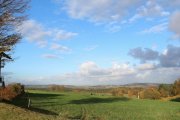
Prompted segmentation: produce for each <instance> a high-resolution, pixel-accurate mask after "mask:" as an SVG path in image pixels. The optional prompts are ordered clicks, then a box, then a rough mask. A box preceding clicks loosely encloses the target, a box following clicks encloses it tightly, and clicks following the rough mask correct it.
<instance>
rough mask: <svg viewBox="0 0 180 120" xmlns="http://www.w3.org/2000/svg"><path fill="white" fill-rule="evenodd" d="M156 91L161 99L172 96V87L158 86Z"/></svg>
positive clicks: (166, 85)
mask: <svg viewBox="0 0 180 120" xmlns="http://www.w3.org/2000/svg"><path fill="white" fill-rule="evenodd" d="M158 91H159V92H160V94H161V97H168V96H172V85H168V84H160V85H159V88H158Z"/></svg>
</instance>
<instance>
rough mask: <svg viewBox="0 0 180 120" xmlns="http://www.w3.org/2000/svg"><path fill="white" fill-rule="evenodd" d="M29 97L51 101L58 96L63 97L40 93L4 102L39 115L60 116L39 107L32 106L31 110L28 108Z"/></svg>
mask: <svg viewBox="0 0 180 120" xmlns="http://www.w3.org/2000/svg"><path fill="white" fill-rule="evenodd" d="M27 96H29V97H30V98H31V99H34V98H38V99H51V98H53V97H57V96H62V95H61V94H39V93H29V94H28V95H27V94H25V95H23V96H21V97H19V98H16V99H14V100H12V101H3V102H4V103H7V104H11V105H15V106H17V107H21V108H23V109H26V110H30V111H33V112H37V113H41V114H46V115H58V114H57V113H55V112H52V111H49V110H45V109H42V108H37V107H33V106H31V107H30V108H28V97H27Z"/></svg>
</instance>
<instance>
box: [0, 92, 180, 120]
mask: <svg viewBox="0 0 180 120" xmlns="http://www.w3.org/2000/svg"><path fill="white" fill-rule="evenodd" d="M28 92H29V97H30V98H31V101H32V105H31V108H30V109H25V108H22V107H23V105H24V107H25V106H26V105H27V104H26V102H25V101H22V100H21V101H19V100H17V101H15V102H14V105H12V104H8V103H0V120H29V119H30V120H179V118H180V103H179V102H172V101H161V100H142V99H141V100H138V99H129V98H125V97H113V96H111V95H108V94H93V95H91V94H90V93H88V92H79V93H78V92H50V91H42V90H30V91H28Z"/></svg>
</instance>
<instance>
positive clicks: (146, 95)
mask: <svg viewBox="0 0 180 120" xmlns="http://www.w3.org/2000/svg"><path fill="white" fill-rule="evenodd" d="M160 97H161V94H160V93H159V91H158V90H157V89H155V88H148V89H145V90H143V91H141V92H140V98H141V99H160Z"/></svg>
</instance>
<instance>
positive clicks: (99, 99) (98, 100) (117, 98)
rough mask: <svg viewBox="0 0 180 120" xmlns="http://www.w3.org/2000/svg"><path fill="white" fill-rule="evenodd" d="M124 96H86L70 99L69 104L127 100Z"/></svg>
mask: <svg viewBox="0 0 180 120" xmlns="http://www.w3.org/2000/svg"><path fill="white" fill-rule="evenodd" d="M128 100H129V98H126V97H112V98H86V99H80V100H72V101H71V102H70V104H96V103H112V102H118V101H128Z"/></svg>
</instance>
